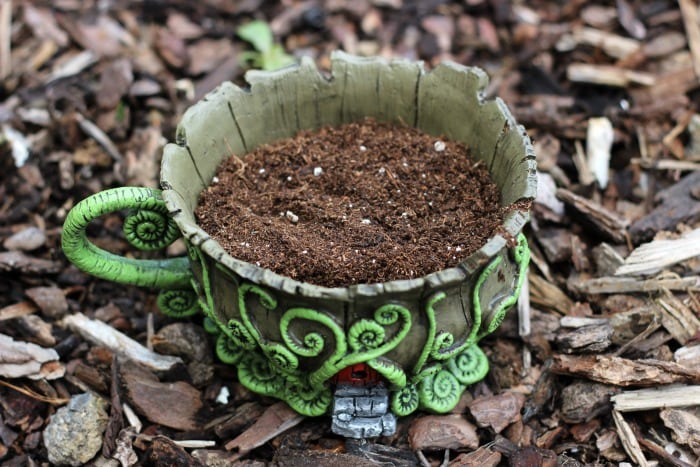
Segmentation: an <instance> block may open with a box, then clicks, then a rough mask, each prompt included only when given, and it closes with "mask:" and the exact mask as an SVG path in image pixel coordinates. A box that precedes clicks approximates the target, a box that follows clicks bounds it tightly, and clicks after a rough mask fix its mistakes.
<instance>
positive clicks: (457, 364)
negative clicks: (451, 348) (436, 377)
mask: <svg viewBox="0 0 700 467" xmlns="http://www.w3.org/2000/svg"><path fill="white" fill-rule="evenodd" d="M447 369H448V370H450V372H451V373H452V374H453V375H454V377H455V378H457V381H459V382H460V383H462V384H463V385H464V386H469V385H471V384H474V383H476V382H478V381H481V380H482V379H484V377H485V376H486V373H488V372H489V361H488V358H486V355H485V354H484V352H483V351H482V350H481V349H480V348H479V347H478V346H476V345H472V346H471V347H468V348H467V349H466V350H465V351H464V352H462V353H460V354H458V355H455V356H454V357H452V358H451V359H449V360H448V361H447Z"/></svg>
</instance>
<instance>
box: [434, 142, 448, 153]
mask: <svg viewBox="0 0 700 467" xmlns="http://www.w3.org/2000/svg"><path fill="white" fill-rule="evenodd" d="M433 147H434V148H435V150H436V151H437V152H442V151H444V150H445V147H446V146H445V142H444V141H440V140H437V141H435V144H433Z"/></svg>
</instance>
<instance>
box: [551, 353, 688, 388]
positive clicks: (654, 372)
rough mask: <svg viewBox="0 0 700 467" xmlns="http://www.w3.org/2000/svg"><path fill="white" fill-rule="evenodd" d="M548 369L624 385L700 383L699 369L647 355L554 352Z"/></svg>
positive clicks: (557, 372) (645, 385) (558, 372)
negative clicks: (638, 356)
mask: <svg viewBox="0 0 700 467" xmlns="http://www.w3.org/2000/svg"><path fill="white" fill-rule="evenodd" d="M550 371H552V372H553V373H556V374H563V375H577V376H583V377H586V378H588V379H591V380H593V381H598V382H601V383H606V384H613V385H615V386H625V387H627V386H637V387H650V386H659V385H664V384H673V383H689V384H699V383H700V371H694V370H690V369H688V368H685V367H684V366H681V365H678V364H677V363H673V362H664V361H661V360H650V359H644V360H629V359H625V358H620V357H606V356H604V355H587V356H570V355H554V356H553V357H552V366H551V368H550Z"/></svg>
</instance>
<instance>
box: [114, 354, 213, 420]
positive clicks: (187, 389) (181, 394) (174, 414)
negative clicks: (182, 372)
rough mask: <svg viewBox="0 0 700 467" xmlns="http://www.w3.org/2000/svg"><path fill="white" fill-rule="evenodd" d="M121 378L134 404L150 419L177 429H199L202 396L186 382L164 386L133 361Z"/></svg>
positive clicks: (125, 366)
mask: <svg viewBox="0 0 700 467" xmlns="http://www.w3.org/2000/svg"><path fill="white" fill-rule="evenodd" d="M120 375H121V380H122V382H123V384H124V387H125V388H126V395H127V398H128V400H129V402H130V404H131V405H132V406H133V407H134V409H135V410H136V411H137V412H139V413H140V414H142V415H143V416H144V417H146V418H147V419H148V420H150V421H151V422H153V423H159V424H161V425H164V426H167V427H170V428H174V429H176V430H196V429H198V428H199V423H198V422H197V417H196V416H197V413H198V412H199V410H200V409H201V408H202V395H201V393H200V392H199V391H198V390H197V389H195V388H194V387H192V386H190V385H189V384H187V383H185V382H184V381H176V382H174V383H170V382H169V383H161V382H160V381H158V378H157V377H156V376H155V375H154V374H153V373H151V372H149V371H148V370H146V369H145V368H142V367H139V366H138V365H136V364H134V363H133V362H125V363H123V364H122V365H121V367H120Z"/></svg>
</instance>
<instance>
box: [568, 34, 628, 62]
mask: <svg viewBox="0 0 700 467" xmlns="http://www.w3.org/2000/svg"><path fill="white" fill-rule="evenodd" d="M574 38H575V39H576V40H577V41H578V42H579V43H581V44H586V45H590V46H593V47H597V48H600V49H602V50H603V51H604V52H605V53H606V54H608V55H610V56H611V57H613V58H618V59H622V58H625V57H627V56H629V55H632V54H633V53H635V52H637V51H639V50H640V48H641V43H640V42H639V41H638V40H636V39H630V38H629V37H624V36H619V35H617V34H612V33H610V32H607V31H603V30H601V29H595V28H588V27H583V28H579V29H577V30H575V31H574Z"/></svg>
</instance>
